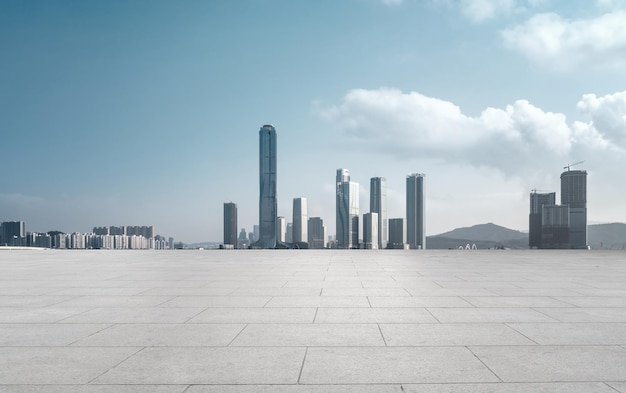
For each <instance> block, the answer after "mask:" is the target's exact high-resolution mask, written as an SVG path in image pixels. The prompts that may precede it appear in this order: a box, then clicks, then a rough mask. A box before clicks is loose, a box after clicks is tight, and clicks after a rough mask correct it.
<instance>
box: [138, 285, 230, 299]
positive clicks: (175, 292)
mask: <svg viewBox="0 0 626 393" xmlns="http://www.w3.org/2000/svg"><path fill="white" fill-rule="evenodd" d="M128 289H135V290H136V289H137V288H128ZM139 289H140V290H142V291H143V292H141V296H170V298H171V297H174V296H227V295H230V294H231V293H233V291H235V288H234V287H228V288H206V287H191V288H189V287H182V288H177V287H161V288H139Z"/></svg>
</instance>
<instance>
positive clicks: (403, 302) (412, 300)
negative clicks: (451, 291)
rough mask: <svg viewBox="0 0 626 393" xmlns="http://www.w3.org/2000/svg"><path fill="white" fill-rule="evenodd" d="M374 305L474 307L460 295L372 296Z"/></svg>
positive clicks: (371, 300)
mask: <svg viewBox="0 0 626 393" xmlns="http://www.w3.org/2000/svg"><path fill="white" fill-rule="evenodd" d="M369 300H370V303H371V304H372V307H412V308H414V307H474V306H473V305H471V304H470V303H468V302H466V301H465V300H463V299H461V298H460V297H453V296H442V297H426V296H420V297H414V296H413V297H379V296H370V297H369Z"/></svg>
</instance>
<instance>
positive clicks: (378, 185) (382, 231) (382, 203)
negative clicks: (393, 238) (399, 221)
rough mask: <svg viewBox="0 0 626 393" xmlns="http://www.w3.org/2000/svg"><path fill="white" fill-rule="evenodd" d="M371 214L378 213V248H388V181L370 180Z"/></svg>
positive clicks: (380, 179) (381, 178)
mask: <svg viewBox="0 0 626 393" xmlns="http://www.w3.org/2000/svg"><path fill="white" fill-rule="evenodd" d="M370 212H371V213H377V220H378V221H377V233H378V238H377V239H376V242H377V243H378V247H377V248H380V249H382V248H386V247H387V242H388V240H387V239H388V237H387V236H388V230H387V179H385V178H384V177H372V178H371V179H370Z"/></svg>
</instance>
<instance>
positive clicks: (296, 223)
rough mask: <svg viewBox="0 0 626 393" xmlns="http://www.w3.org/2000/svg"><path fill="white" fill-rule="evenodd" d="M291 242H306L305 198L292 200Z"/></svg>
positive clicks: (306, 218)
mask: <svg viewBox="0 0 626 393" xmlns="http://www.w3.org/2000/svg"><path fill="white" fill-rule="evenodd" d="M292 223H293V242H294V243H299V242H304V243H306V242H308V241H309V239H308V235H307V226H308V217H307V203H306V198H294V199H293V221H292Z"/></svg>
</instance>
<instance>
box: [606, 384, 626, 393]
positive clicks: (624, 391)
mask: <svg viewBox="0 0 626 393" xmlns="http://www.w3.org/2000/svg"><path fill="white" fill-rule="evenodd" d="M607 385H609V386H610V387H612V388H613V389H615V390H617V391H618V392H621V393H626V382H608V383H607Z"/></svg>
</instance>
